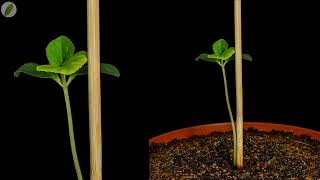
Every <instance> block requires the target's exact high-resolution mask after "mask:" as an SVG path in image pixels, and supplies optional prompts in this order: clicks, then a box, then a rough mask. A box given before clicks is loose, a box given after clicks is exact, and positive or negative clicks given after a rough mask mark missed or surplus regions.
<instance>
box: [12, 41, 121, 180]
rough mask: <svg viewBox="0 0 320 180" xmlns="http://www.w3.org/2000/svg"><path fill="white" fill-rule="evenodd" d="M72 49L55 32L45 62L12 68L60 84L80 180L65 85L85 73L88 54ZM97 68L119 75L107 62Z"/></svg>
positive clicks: (67, 85)
mask: <svg viewBox="0 0 320 180" xmlns="http://www.w3.org/2000/svg"><path fill="white" fill-rule="evenodd" d="M74 50H75V47H74V44H73V43H72V41H71V40H70V39H69V38H68V37H66V36H59V37H58V38H56V39H54V40H52V41H51V42H50V43H49V44H48V46H47V48H46V56H47V58H48V61H49V64H46V65H38V64H37V63H26V64H24V65H22V66H21V67H20V68H19V69H18V70H16V71H15V72H14V76H15V77H19V76H20V73H24V74H27V75H30V76H34V77H38V78H49V79H50V78H51V79H53V80H54V81H55V82H56V83H58V85H59V86H60V87H61V88H62V90H63V94H64V99H65V104H66V111H67V118H68V128H69V138H70V145H71V152H72V158H73V162H74V166H75V170H76V173H77V178H78V180H82V179H83V177H82V173H81V168H80V164H79V160H78V155H77V151H76V144H75V138H74V132H73V121H72V113H71V105H70V100H69V91H68V87H69V85H70V83H71V82H72V81H73V80H74V78H75V77H76V76H79V75H85V74H88V66H87V65H86V63H87V61H88V58H87V53H86V52H85V51H79V52H77V53H75V54H74ZM100 72H101V73H104V74H109V75H112V76H116V77H119V76H120V72H119V70H118V69H117V68H116V67H115V66H113V65H111V64H106V63H101V64H100Z"/></svg>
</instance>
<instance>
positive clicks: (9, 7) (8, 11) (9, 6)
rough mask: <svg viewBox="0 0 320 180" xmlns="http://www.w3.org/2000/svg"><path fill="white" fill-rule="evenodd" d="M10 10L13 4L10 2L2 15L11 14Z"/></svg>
mask: <svg viewBox="0 0 320 180" xmlns="http://www.w3.org/2000/svg"><path fill="white" fill-rule="evenodd" d="M12 10H13V4H12V3H10V4H9V5H8V6H7V9H6V11H5V12H4V16H9V15H10V14H11V12H12Z"/></svg>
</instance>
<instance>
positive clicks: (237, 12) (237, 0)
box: [234, 0, 243, 169]
mask: <svg viewBox="0 0 320 180" xmlns="http://www.w3.org/2000/svg"><path fill="white" fill-rule="evenodd" d="M234 19H235V49H236V100H237V101H236V102H237V120H236V126H237V128H236V129H237V168H239V169H241V168H242V167H243V94H242V44H241V41H242V40H241V0H234Z"/></svg>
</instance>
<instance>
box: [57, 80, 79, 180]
mask: <svg viewBox="0 0 320 180" xmlns="http://www.w3.org/2000/svg"><path fill="white" fill-rule="evenodd" d="M61 79H62V84H63V88H62V89H63V93H64V99H65V102H66V109H67V115H68V127H69V137H70V144H71V152H72V158H73V163H74V167H75V169H76V173H77V177H78V180H83V178H82V173H81V169H80V164H79V160H78V155H77V150H76V143H75V138H74V132H73V123H72V113H71V105H70V99H69V92H68V86H67V82H66V76H65V75H62V76H61Z"/></svg>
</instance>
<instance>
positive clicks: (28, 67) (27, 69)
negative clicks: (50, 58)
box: [14, 63, 51, 78]
mask: <svg viewBox="0 0 320 180" xmlns="http://www.w3.org/2000/svg"><path fill="white" fill-rule="evenodd" d="M37 66H38V64H36V63H26V64H24V65H22V66H21V67H20V68H19V69H18V70H16V71H15V72H14V76H15V77H19V76H20V73H24V74H28V75H30V76H34V77H38V78H51V75H50V74H49V73H46V72H39V71H37V70H36V67H37Z"/></svg>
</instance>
